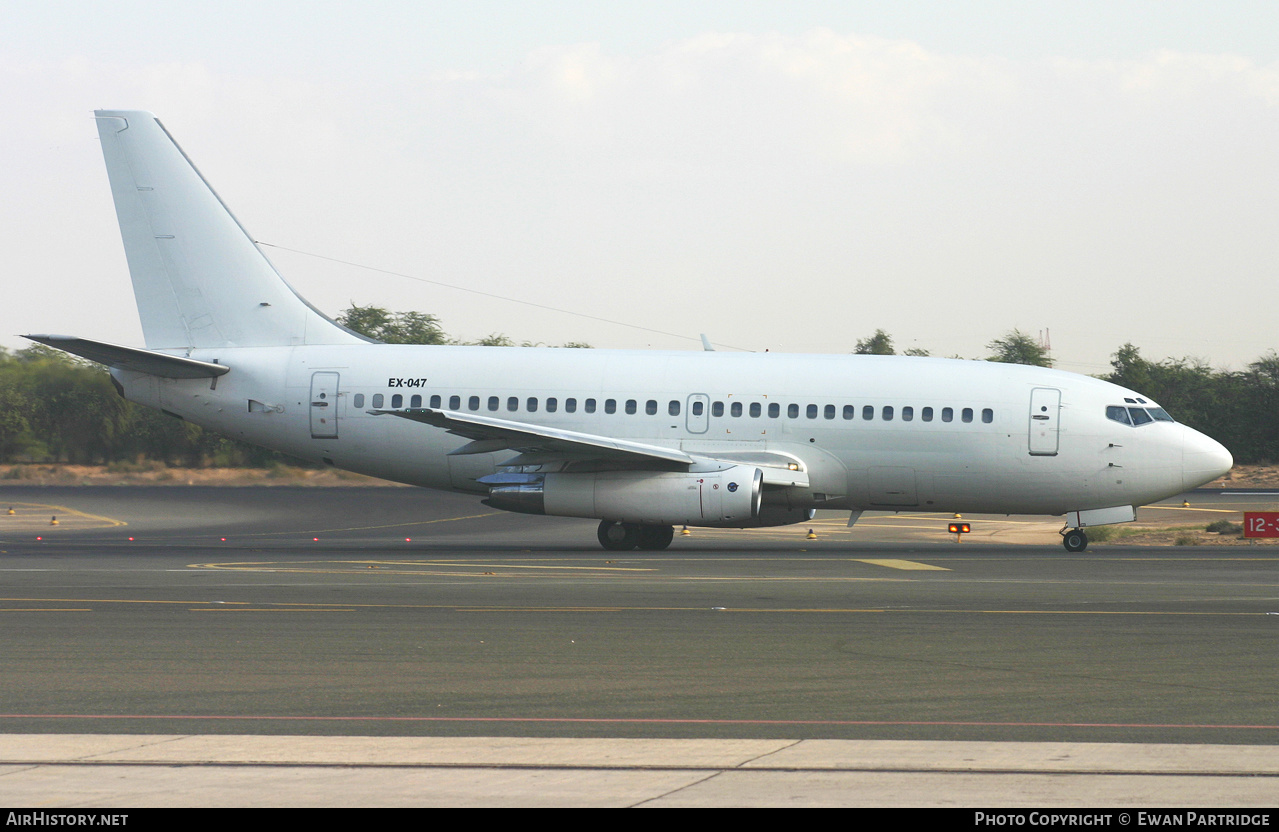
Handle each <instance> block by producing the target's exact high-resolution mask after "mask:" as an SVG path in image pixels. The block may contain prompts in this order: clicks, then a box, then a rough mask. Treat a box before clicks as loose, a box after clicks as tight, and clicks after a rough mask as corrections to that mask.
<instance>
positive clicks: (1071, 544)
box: [1061, 529, 1088, 552]
mask: <svg viewBox="0 0 1279 832" xmlns="http://www.w3.org/2000/svg"><path fill="white" fill-rule="evenodd" d="M1061 545H1062V546H1065V547H1066V551H1067V552H1082V551H1083V550H1084V549H1087V548H1088V535H1087V534H1085V533H1084V530H1083V529H1064V530H1063V531H1062V533H1061Z"/></svg>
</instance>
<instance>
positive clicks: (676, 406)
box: [353, 393, 1137, 424]
mask: <svg viewBox="0 0 1279 832" xmlns="http://www.w3.org/2000/svg"><path fill="white" fill-rule="evenodd" d="M408 401H409V408H410V409H417V408H420V407H422V402H423V398H422V396H421V395H420V394H417V395H412V396H409V400H408ZM428 402H429V404H428V406H429V407H430V408H431V409H432V410H439V409H441V408H442V407H443V406H444V399H443V397H442V396H440V395H434V396H431V397H430V398H429V400H428ZM480 402H481V400H480V397H479V396H469V397H468V398H467V400H466V408H467V410H471V411H478V410H479V409H480ZM385 403H386V398H385V396H384V395H383V394H382V393H374V394H373V396H372V406H373V408H374V409H381V408H382V407H383V406H384V405H385ZM353 404H354V405H355V407H356V408H362V407H364V394H363V393H356V394H355V399H354V402H353ZM484 404H485V405H486V406H487V409H488V410H489V411H491V412H497V411H499V410H501V409H502V404H503V402H502V398H501V397H500V396H489V397H488V400H487V401H486V402H484ZM505 404H506V410H507V411H508V412H511V413H516V412H518V411H519V410H520V399H519V397H518V396H508V397H507V398H506V402H505ZM581 404H582V410H583V411H584V412H586V413H594V412H596V407H597V406H598V402H597V401H596V400H595V399H584V400H583V401H582V403H581ZM563 405H564V412H565V413H576V412H577V405H578V401H577V399H575V398H568V399H565V400H564V402H563ZM617 406H618V401H617V399H605V400H604V412H605V413H616V412H617ZM402 407H404V396H403V395H402V394H400V393H395V394H393V395H392V396H391V409H392V410H399V409H400V408H402ZM539 407H541V408H544V409H545V411H546V412H547V413H555V412H557V411H558V410H559V409H560V400H559V399H558V398H555V397H554V396H551V397H548V398H546V399H545V400H539V398H538V397H537V396H529V397H528V398H527V399H525V400H524V410H525V412H527V413H536V412H538V409H539ZM800 408H801V406H800V405H798V404H788V405H786V418H788V419H798V418H799V417H800V412H801V411H800ZM448 409H449V410H461V409H462V397H461V396H449V398H448ZM622 409H623V412H625V413H627V414H635V413H638V412H639V402H638V401H637V400H635V399H627V400H626V401H625V402H624V403H623V404H622ZM690 409H691V411H692V415H693V416H702V415H705V412H706V403H705V402H702V401H695V402H693V403H692V406H691V408H690ZM1121 409H1122V408H1121ZM1134 409H1137V408H1134ZM767 410H768V418H770V419H779V418H781V415H782V406H781V405H780V404H778V403H777V402H769V403H768V406H767ZM657 411H658V404H657V400H656V399H649V400H648V401H646V402H644V413H646V414H647V415H649V416H656V415H657ZM764 411H765V406H764V404H763V403H762V402H750V403H749V404H746V403H743V402H730V403H729V404H728V405H727V406H725V404H724V402H712V403H711V405H710V415H711V416H715V417H722V416H723V415H724V414H725V413H726V412H727V413H728V415H729V416H731V417H734V418H739V417H741V416H744V415H748V414H749V416H750V418H752V419H758V418H760V417H761V416H763V415H764ZM666 412H667V414H668V415H671V416H678V415H679V414H680V402H679V400H677V399H671V401H670V402H668V403H667V405H666ZM860 413H861V418H862V420H863V421H871V420H873V419H874V418H875V416H876V410H875V407H874V406H872V405H869V404H868V405H863V406H862V407H861V409H860ZM803 415H804V416H805V417H806V418H809V419H817V418H819V417H820V418H823V419H835V418H837V417H839V416H841V415H842V417H843V418H844V419H845V420H846V421H851V420H853V419H856V418H857V417H858V408H857V407H855V406H854V405H851V404H846V405H844V406H843V408H842V410H841V409H840V408H838V407H837V406H836V405H833V404H827V405H817V404H810V405H805V406H803ZM878 415H879V418H880V419H881V420H883V421H885V422H891V421H893V420H894V419H896V418H898V417H899V416H900V418H901V420H902V421H903V422H910V421H913V420H914V419H915V416H916V410H915V408H914V407H911V406H909V405H907V406H905V407H902V408H901V409H900V410H898V409H897V408H895V407H893V406H892V405H884V406H883V407H881V408H879V411H878ZM955 415H956V414H955V409H954V408H953V407H943V408H941V409H940V411H934V410H933V408H931V407H922V408H920V409H919V410H918V416H919V419H920V421H922V422H931V421H933V419H934V418H935V417H937V416H940V418H941V421H943V422H953V421H954V420H955ZM1107 415H1109V412H1107ZM974 417H975V412H974V410H973V409H972V408H971V407H965V408H963V409H961V410H960V411H959V420H960V421H961V422H971V421H973V419H974ZM981 420H982V422H985V423H986V424H990V423H991V422H993V421H995V411H993V410H992V409H990V408H989V407H987V408H983V409H982V411H981Z"/></svg>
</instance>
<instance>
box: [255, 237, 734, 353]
mask: <svg viewBox="0 0 1279 832" xmlns="http://www.w3.org/2000/svg"><path fill="white" fill-rule="evenodd" d="M253 242H254V243H255V244H257V245H260V246H267V247H268V248H278V249H280V250H281V251H291V252H293V253H294V254H301V255H303V256H305V257H314V258H316V259H317V260H327V261H329V262H330V263H341V264H342V265H344V266H351V267H352V268H356V269H367V270H368V271H371V272H378V273H379V274H387V275H391V276H392V277H402V278H404V279H405V280H415V281H417V282H418V283H429V284H431V285H432V286H443V287H444V288H445V289H456V290H457V291H459V292H470V293H471V294H473V295H480V296H482V297H486V298H493V299H494V300H504V301H506V302H508V303H519V304H522V305H524V306H532V307H533V308H535V309H545V310H547V311H548V312H559V313H561V314H564V315H575V316H577V317H579V318H586V319H588V320H592V321H599V322H601V323H606V324H613V325H614V326H625V327H630V328H631V329H638V330H641V331H642V332H651V333H654V334H656V335H666V336H668V337H670V338H682V339H684V340H685V341H696V342H698V343H701V340H702V339H701V338H693V337H692V336H689V335H680V334H678V333H675V332H666V331H664V330H660V329H653V328H651V327H647V326H640V325H638V324H628V323H626V322H625V321H614V320H612V319H610V318H601V317H599V316H598V315H588V314H586V313H585V312H574V311H573V310H571V309H560V308H559V307H557V306H547V305H546V304H544V303H534V302H533V301H529V300H520V299H519V298H509V297H506V296H505V295H495V294H493V293H492V292H484V291H481V290H479V289H470V288H468V287H466V286H457V285H455V284H452V283H444V282H443V281H440V280H431V279H430V278H426V277H418V276H417V275H412V274H404V273H403V272H393V271H391V270H390V269H379V268H378V267H377V266H366V265H365V264H363V263H353V262H351V261H350V260H342V259H339V258H337V257H329V256H327V255H324V254H316V253H315V252H311V251H301V250H299V249H296V248H289V247H288V246H281V245H276V244H275V243H267V242H263V241H262V240H254V241H253ZM715 343H717V344H719V345H720V346H721V347H728V348H729V349H731V350H741V351H742V352H753V350H748V349H746V348H745V347H735V346H733V345H732V344H722V343H720V342H718V341H716V342H715Z"/></svg>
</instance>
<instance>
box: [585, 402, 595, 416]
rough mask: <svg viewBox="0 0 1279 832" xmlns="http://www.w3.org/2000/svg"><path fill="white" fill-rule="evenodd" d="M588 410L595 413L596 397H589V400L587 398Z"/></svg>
mask: <svg viewBox="0 0 1279 832" xmlns="http://www.w3.org/2000/svg"><path fill="white" fill-rule="evenodd" d="M586 412H587V413H594V412H595V400H594V399H587V400H586Z"/></svg>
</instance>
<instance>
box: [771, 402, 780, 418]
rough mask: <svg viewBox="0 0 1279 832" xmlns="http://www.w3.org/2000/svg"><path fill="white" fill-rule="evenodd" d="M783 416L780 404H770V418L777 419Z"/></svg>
mask: <svg viewBox="0 0 1279 832" xmlns="http://www.w3.org/2000/svg"><path fill="white" fill-rule="evenodd" d="M781 415H782V406H781V405H780V404H778V403H777V402H769V403H768V418H770V419H776V418H777V417H778V416H781Z"/></svg>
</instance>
